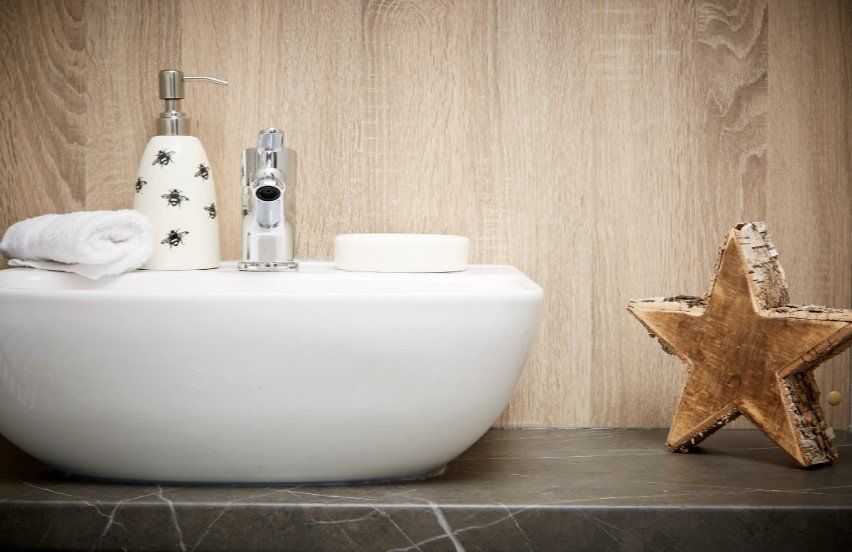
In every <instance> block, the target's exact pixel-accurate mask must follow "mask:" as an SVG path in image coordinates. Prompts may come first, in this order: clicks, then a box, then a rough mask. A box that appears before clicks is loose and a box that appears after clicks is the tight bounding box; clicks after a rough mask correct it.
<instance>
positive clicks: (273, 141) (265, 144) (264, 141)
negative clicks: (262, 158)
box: [257, 128, 284, 151]
mask: <svg viewBox="0 0 852 552" xmlns="http://www.w3.org/2000/svg"><path fill="white" fill-rule="evenodd" d="M257 149H258V150H259V151H281V150H282V149H284V134H283V133H282V132H281V131H280V130H278V129H277V128H267V129H264V130H261V131H260V135H259V136H258V138H257Z"/></svg>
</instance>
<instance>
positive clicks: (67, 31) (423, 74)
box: [0, 0, 852, 426]
mask: <svg viewBox="0 0 852 552" xmlns="http://www.w3.org/2000/svg"><path fill="white" fill-rule="evenodd" d="M850 37H852V3H850V2H844V1H843V0H836V1H830V0H820V1H815V2H811V1H801V2H799V1H793V0H777V1H773V2H771V3H767V2H766V1H764V0H754V1H748V0H744V1H737V0H732V1H718V2H717V1H702V0H695V1H680V2H678V1H674V0H636V1H616V0H596V1H592V0H578V1H559V0H530V1H519V0H495V1H464V0H458V1H451V0H447V1H440V0H422V1H409V0H363V1H361V2H357V1H339V2H338V1H320V0H317V1H311V0H305V1H302V2H259V1H252V2H224V1H221V2H216V1H184V2H169V1H148V2H140V1H126V2H107V1H83V0H70V1H67V2H44V1H9V0H3V1H2V2H0V121H1V122H0V231H2V230H5V228H6V227H7V226H8V225H9V224H11V223H12V222H14V221H16V220H18V219H21V218H23V217H29V216H33V215H38V214H42V213H46V212H64V211H71V210H76V209H101V208H121V207H128V206H129V205H130V204H131V201H132V195H133V182H134V178H135V171H136V167H137V164H138V162H139V155H140V154H141V151H142V149H143V147H144V145H145V143H146V141H147V139H148V137H149V136H150V135H151V134H152V133H153V130H154V120H155V116H156V114H157V113H158V112H159V111H160V110H161V105H160V102H159V100H158V99H157V84H156V77H157V71H158V70H159V69H161V68H170V67H175V68H182V69H183V70H185V71H186V72H187V74H210V75H215V76H219V77H223V78H226V79H229V80H230V81H231V83H232V85H231V86H230V87H228V88H224V89H223V88H219V87H211V86H206V85H201V84H195V83H192V84H189V85H188V86H187V89H188V92H187V93H188V99H187V101H185V102H184V109H185V110H186V111H188V112H190V113H191V114H192V115H193V117H194V121H195V122H194V127H195V133H196V134H197V135H198V136H199V137H200V138H201V140H202V142H203V143H204V144H205V146H206V148H207V151H208V154H209V156H210V158H211V161H212V166H213V171H214V173H215V176H216V181H217V184H218V186H219V190H218V193H219V204H220V213H221V216H220V220H221V223H222V230H223V239H224V242H223V249H224V251H223V253H224V255H225V257H226V258H235V257H236V256H237V250H238V249H237V248H238V240H239V233H238V230H237V228H238V223H237V220H238V195H239V193H238V189H239V188H238V187H239V179H238V172H239V163H240V152H241V148H243V147H244V146H246V145H249V144H251V143H252V142H253V140H254V139H255V135H256V132H257V131H258V130H259V129H260V128H262V127H266V126H270V125H275V126H279V127H281V128H283V129H284V130H285V132H286V136H287V143H288V144H289V145H290V146H291V147H294V148H295V149H296V150H297V152H298V153H299V156H300V165H299V190H298V209H299V217H298V221H297V229H298V233H299V234H298V236H299V237H298V244H297V247H298V251H299V256H300V257H302V258H326V257H329V256H330V255H331V247H330V244H331V239H332V237H333V236H334V235H335V234H338V233H342V232H365V231H377V232H384V231H396V232H440V233H455V234H464V235H468V236H471V237H472V239H473V243H472V245H473V260H474V261H476V262H487V263H511V264H514V265H515V266H517V267H519V268H520V269H522V270H523V271H524V272H526V273H527V274H529V275H530V276H531V277H533V278H534V279H535V280H537V281H538V282H540V283H541V284H542V285H543V286H544V288H545V290H546V294H547V299H546V308H545V315H544V320H543V323H542V327H541V333H540V337H539V340H538V344H537V346H536V348H535V352H534V354H533V357H532V359H531V361H530V363H529V365H528V367H527V369H526V372H525V374H524V376H523V378H522V381H521V383H520V385H519V387H518V390H517V393H516V395H515V398H514V400H513V402H512V404H511V406H510V407H509V408H508V409H507V411H506V412H505V414H504V416H503V417H502V419H501V420H500V422H499V423H501V424H503V425H509V426H664V425H667V424H668V422H669V419H670V416H671V414H672V412H673V407H674V403H675V399H676V396H677V394H678V391H679V387H680V385H681V383H682V378H683V370H682V368H681V367H680V366H679V365H678V363H677V362H676V360H675V359H674V358H673V357H670V356H668V355H665V354H662V352H661V351H660V350H659V347H658V346H657V345H656V344H655V343H654V342H652V341H651V340H650V339H648V338H647V337H646V336H645V335H644V332H643V331H642V329H641V328H640V326H639V324H637V323H636V322H635V321H634V320H632V319H631V318H630V317H629V316H628V315H627V313H626V312H625V309H624V305H625V301H626V300H627V299H628V298H630V297H637V296H639V297H641V296H648V295H662V294H668V293H672V292H678V291H680V292H686V293H692V294H700V293H703V292H704V291H705V290H706V288H707V286H708V283H709V274H710V269H711V266H712V262H713V258H714V251H715V247H716V246H717V244H718V243H719V241H720V240H721V238H722V236H723V234H724V232H725V230H726V228H727V227H728V226H730V225H732V224H733V223H736V222H738V221H741V220H754V219H762V220H766V221H767V222H768V223H769V225H770V229H771V230H772V231H773V235H774V238H775V242H776V245H777V246H778V248H779V250H780V251H781V255H782V262H783V264H784V267H785V268H786V270H787V275H788V277H789V281H790V284H791V287H792V290H793V295H794V299H795V300H796V301H799V302H815V303H822V304H829V305H834V306H846V307H848V306H849V305H850V299H851V297H850V294H852V264H851V263H850V216H849V215H850V195H852V194H851V193H850V156H852V152H850V143H849V139H850V138H849V136H850V128H852V122H850V121H851V119H850V113H852V110H850V94H849V89H850V72H852V65H851V64H852V62H851V61H850V60H851V59H852V44H851V43H850V42H852V39H850ZM818 374H819V376H818V380H819V382H820V385H821V386H822V388H823V390H824V391H826V392H827V391H829V390H833V389H837V390H839V391H841V392H842V393H843V395H844V402H843V404H842V405H841V406H840V407H828V406H827V405H826V409H827V410H828V412H829V415H830V417H831V420H832V421H833V423H834V424H835V425H838V426H845V425H848V423H849V420H850V402H849V395H850V385H849V383H850V357H849V354H848V353H847V354H846V355H844V356H841V357H839V358H837V359H835V360H834V361H833V362H832V364H831V365H830V366H829V367H826V368H822V369H820V370H819V372H818Z"/></svg>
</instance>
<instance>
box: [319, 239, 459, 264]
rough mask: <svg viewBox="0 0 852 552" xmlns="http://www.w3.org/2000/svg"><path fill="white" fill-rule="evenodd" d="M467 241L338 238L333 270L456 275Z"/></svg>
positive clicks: (335, 240)
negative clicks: (445, 273) (450, 273)
mask: <svg viewBox="0 0 852 552" xmlns="http://www.w3.org/2000/svg"><path fill="white" fill-rule="evenodd" d="M469 251H470V240H469V239H468V238H465V237H463V236H442V235H439V234H341V235H339V236H336V237H335V238H334V262H335V264H336V265H337V268H339V269H341V270H348V271H351V272H458V271H461V270H464V269H465V268H466V267H467V259H468V253H469Z"/></svg>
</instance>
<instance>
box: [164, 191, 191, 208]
mask: <svg viewBox="0 0 852 552" xmlns="http://www.w3.org/2000/svg"><path fill="white" fill-rule="evenodd" d="M160 197H161V198H163V199H165V200H166V201H167V202H168V203H169V205H171V206H172V207H180V204H181V203H183V202H184V201H189V198H188V197H186V196H185V195H181V191H180V190H178V189H177V188H175V189H172V190H169V193H167V194H163V195H161V196H160Z"/></svg>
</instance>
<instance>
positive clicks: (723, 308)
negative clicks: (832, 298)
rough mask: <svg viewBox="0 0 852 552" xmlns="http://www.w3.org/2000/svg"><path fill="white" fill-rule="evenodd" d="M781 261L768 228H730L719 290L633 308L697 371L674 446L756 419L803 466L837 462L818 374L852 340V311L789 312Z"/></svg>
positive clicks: (686, 446)
mask: <svg viewBox="0 0 852 552" xmlns="http://www.w3.org/2000/svg"><path fill="white" fill-rule="evenodd" d="M777 257H778V253H777V252H776V251H775V248H774V247H773V246H772V244H771V243H770V242H769V239H768V238H767V235H766V226H765V225H764V224H763V223H760V222H755V223H747V224H740V225H738V226H735V227H734V228H732V229H731V231H730V232H729V233H728V236H727V238H726V240H725V243H724V244H722V246H721V247H720V249H719V256H718V259H717V262H716V274H715V278H714V280H713V283H712V286H711V291H710V292H709V293H707V294H706V295H705V296H704V297H703V298H699V297H686V296H678V297H672V298H667V299H659V298H657V299H642V300H637V301H631V302H630V304H629V305H628V307H627V310H628V311H630V313H631V314H633V316H635V317H636V318H637V319H638V320H639V321H640V322H642V324H643V325H644V326H645V327H646V328H647V329H648V331H649V333H650V334H651V337H656V338H657V339H658V340H659V342H660V344H661V345H662V346H663V349H664V350H665V351H666V352H668V353H670V354H674V355H677V356H678V357H679V358H680V359H681V360H682V361H683V362H684V364H685V365H686V366H687V368H688V369H689V373H688V376H687V379H686V385H685V387H684V390H683V394H682V395H681V398H680V403H679V405H678V407H677V412H676V414H675V418H674V422H673V424H672V427H671V431H670V432H669V436H668V439H667V441H666V448H668V449H669V450H670V451H672V452H688V451H689V450H690V449H692V448H693V447H695V446H696V445H697V444H698V443H699V442H701V441H702V440H704V439H705V438H707V437H708V436H709V435H711V434H712V433H713V432H715V431H716V430H718V429H719V428H721V427H722V426H724V425H725V424H727V423H728V422H730V421H731V420H733V419H734V418H736V417H738V416H739V415H740V414H742V415H744V416H746V417H747V418H749V419H750V420H751V421H752V422H754V424H755V425H757V427H759V428H760V429H761V430H763V432H764V433H766V435H768V436H769V437H770V438H771V439H772V440H773V441H775V442H776V443H777V444H778V445H779V446H780V447H781V448H782V449H784V451H785V452H787V453H788V454H789V455H790V456H792V457H793V459H795V460H796V461H797V462H798V463H799V464H801V465H802V466H812V465H815V464H824V463H828V462H831V461H832V460H833V459H835V458H837V450H836V449H835V447H834V433H833V431H832V429H831V428H830V427H829V426H828V424H827V423H826V421H825V417H824V415H823V412H822V409H821V408H820V407H819V402H818V399H819V389H818V388H817V385H816V382H815V381H814V379H813V374H812V370H813V369H814V368H816V367H817V366H818V365H819V364H820V363H822V362H824V361H825V360H827V359H829V358H830V357H832V356H833V355H836V354H838V353H840V352H841V351H842V350H843V349H845V348H846V347H847V346H849V344H850V341H852V311H849V310H843V309H829V308H825V307H816V306H804V307H796V306H792V305H788V304H787V303H788V301H789V294H788V291H787V285H786V282H785V277H784V271H783V270H782V268H781V265H780V264H779V263H778V261H777Z"/></svg>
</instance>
